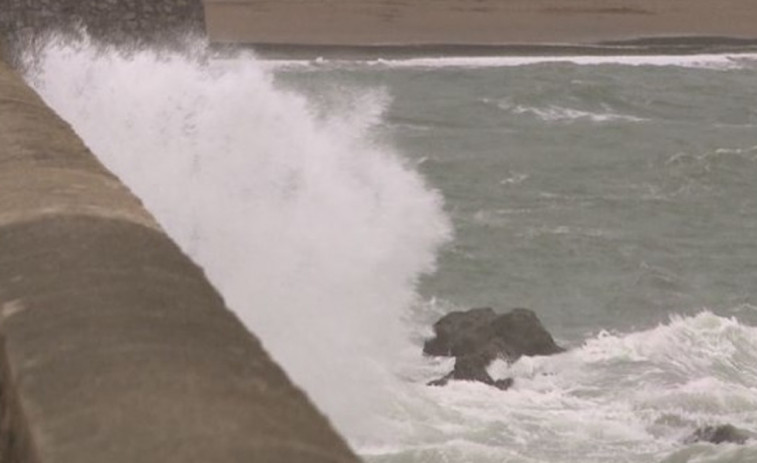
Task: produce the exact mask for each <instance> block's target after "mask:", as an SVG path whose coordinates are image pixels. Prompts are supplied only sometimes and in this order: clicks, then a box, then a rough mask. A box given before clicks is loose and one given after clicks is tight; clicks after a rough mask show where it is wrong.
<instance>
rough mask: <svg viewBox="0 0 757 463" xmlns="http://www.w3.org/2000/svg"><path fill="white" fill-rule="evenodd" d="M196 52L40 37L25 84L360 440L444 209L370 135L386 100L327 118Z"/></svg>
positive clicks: (263, 76)
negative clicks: (122, 49)
mask: <svg viewBox="0 0 757 463" xmlns="http://www.w3.org/2000/svg"><path fill="white" fill-rule="evenodd" d="M200 48H201V47H200ZM195 55H197V56H199V57H200V58H197V56H195V57H194V58H188V57H186V56H180V55H177V54H158V53H156V52H153V51H150V50H144V51H138V52H131V53H129V54H124V53H119V52H118V51H114V50H111V51H102V50H98V49H97V48H96V47H94V46H92V45H91V44H89V43H88V42H87V41H84V42H78V43H73V44H70V43H69V44H63V43H61V42H58V41H55V40H52V41H50V42H49V43H47V44H46V45H45V46H43V47H41V48H40V50H38V51H37V52H36V53H35V56H34V57H33V58H34V60H33V61H34V63H31V64H33V65H31V66H30V69H31V71H30V73H29V75H28V76H27V77H28V79H29V80H30V81H31V82H32V83H33V85H34V86H35V87H36V89H37V90H38V91H39V92H40V93H41V95H42V96H43V98H44V99H45V100H46V101H47V102H48V103H49V104H50V105H51V106H52V107H53V108H54V109H55V110H57V111H58V112H59V113H60V114H61V115H62V116H63V117H64V118H65V119H66V120H67V121H69V122H70V123H71V124H72V126H73V127H74V129H75V130H76V131H77V132H78V133H79V135H80V136H81V137H82V138H83V139H84V141H85V142H86V143H87V144H88V146H89V147H90V148H91V149H92V151H93V152H94V153H96V154H97V155H98V157H99V158H100V160H101V161H102V162H103V163H104V164H105V165H106V166H107V167H109V168H110V169H111V170H112V171H113V172H114V173H116V175H118V176H119V177H120V178H121V179H122V180H123V181H124V182H125V183H126V184H127V185H128V186H129V187H130V188H131V189H132V190H133V191H134V192H135V193H136V194H137V195H138V196H139V197H140V198H141V199H142V200H143V201H144V203H145V205H146V206H147V208H148V209H149V210H150V211H151V212H152V213H153V214H154V215H155V216H156V217H157V219H158V220H159V222H160V223H161V225H162V226H163V227H164V228H165V229H166V231H167V232H168V233H169V234H170V235H171V236H172V237H173V238H174V239H175V240H176V241H177V243H178V244H179V245H180V246H181V247H182V248H183V249H184V250H185V251H186V252H187V253H188V254H189V255H190V256H192V257H193V258H194V259H195V261H197V262H198V263H199V264H200V265H201V266H202V267H203V268H204V269H205V271H206V272H207V274H208V276H209V278H210V279H211V281H213V282H214V284H215V285H216V286H217V287H218V288H219V290H220V291H221V293H222V294H223V295H224V297H225V299H226V301H227V303H228V305H229V306H230V307H231V308H232V309H233V310H234V311H235V312H236V313H237V314H238V315H239V316H240V318H241V319H242V320H243V321H244V322H245V323H246V324H247V325H248V326H249V327H250V328H251V330H253V331H254V332H255V333H256V334H257V335H258V336H259V337H260V338H261V339H262V341H263V343H264V345H265V346H266V348H267V349H268V350H269V351H270V352H271V353H272V355H273V356H274V358H275V359H276V360H278V361H279V362H280V364H281V365H282V366H283V367H284V368H285V370H287V372H288V373H289V374H290V375H291V376H292V377H293V379H294V380H295V382H297V383H298V384H300V385H301V386H302V387H303V388H304V389H305V390H306V392H307V393H308V394H309V395H310V396H311V398H313V399H314V401H315V402H316V404H317V405H319V406H320V407H321V409H322V410H323V411H325V412H326V413H327V415H329V416H330V417H331V418H332V419H333V420H334V422H335V424H336V425H337V427H338V428H340V429H341V430H342V431H343V432H345V433H346V434H347V435H348V437H351V438H352V439H354V440H359V439H361V438H362V436H364V435H365V436H367V435H370V434H371V433H372V432H373V431H375V429H373V428H374V427H375V426H376V425H375V424H374V423H372V422H371V419H370V418H371V417H375V416H378V415H380V413H377V410H376V409H381V408H386V407H391V404H392V402H393V400H394V399H393V398H392V391H393V390H394V389H395V388H394V387H393V382H394V381H396V379H395V375H394V372H393V366H394V365H396V364H398V363H399V358H400V357H402V355H404V352H405V351H406V347H407V344H408V342H409V341H408V336H407V333H406V332H405V329H404V326H405V325H404V324H403V317H404V315H405V311H406V309H407V308H408V306H409V305H410V304H412V302H413V300H414V298H415V283H416V280H417V278H418V277H419V276H420V275H421V274H422V273H424V272H429V271H432V270H433V266H434V259H435V253H436V249H437V247H438V246H439V245H440V244H441V243H442V242H444V241H445V240H447V239H448V235H449V225H448V222H447V219H446V218H445V216H444V214H443V212H442V208H441V199H440V196H439V195H438V194H437V193H435V192H434V191H432V190H430V189H429V188H428V187H427V186H426V185H425V184H424V182H423V180H422V179H421V178H420V177H419V176H418V174H417V173H416V172H414V171H413V170H412V169H411V168H410V167H409V166H408V165H406V164H405V163H403V161H402V159H401V157H400V156H399V155H398V153H396V152H395V151H394V150H393V149H392V147H389V146H382V145H381V144H379V143H378V142H376V141H375V140H374V138H373V137H372V136H371V130H372V128H373V127H374V126H375V124H376V123H377V122H378V121H379V120H380V118H381V115H382V112H383V110H384V108H385V106H386V104H387V100H388V98H386V95H384V94H381V93H380V92H378V93H376V92H369V93H368V94H365V93H363V94H361V95H359V97H354V96H352V97H351V96H349V95H356V93H355V92H345V98H353V101H350V102H347V104H344V105H340V106H339V107H340V108H342V112H340V113H336V114H329V115H328V116H326V117H323V116H319V115H318V114H319V111H318V108H316V107H314V106H313V103H312V102H311V101H308V100H307V99H306V98H305V97H303V96H301V95H298V94H297V93H294V92H292V91H287V90H286V89H282V88H279V87H278V86H277V84H276V82H275V75H274V74H272V73H271V72H270V71H267V70H266V69H265V67H264V66H263V65H262V64H261V63H260V62H259V61H257V60H256V59H255V58H254V57H253V56H251V55H240V56H235V57H233V58H231V59H224V60H216V59H212V58H211V57H209V56H208V54H207V53H203V52H202V50H200V51H199V52H197V53H195ZM27 58H28V60H31V58H32V57H31V56H27Z"/></svg>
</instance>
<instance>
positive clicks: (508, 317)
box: [423, 307, 565, 389]
mask: <svg viewBox="0 0 757 463" xmlns="http://www.w3.org/2000/svg"><path fill="white" fill-rule="evenodd" d="M434 334H435V337H434V338H433V339H429V340H428V341H426V343H425V344H424V345H423V353H424V354H426V355H432V356H445V357H455V367H454V369H453V370H452V372H451V373H450V374H448V375H446V376H444V377H443V378H440V379H438V380H435V381H432V382H430V383H429V385H433V386H441V385H444V384H446V383H447V382H448V381H449V380H452V379H457V380H466V381H479V382H482V383H485V384H489V385H492V386H495V387H498V388H500V389H507V388H508V387H510V386H511V385H512V379H510V378H508V379H505V380H499V381H495V380H494V379H493V378H492V377H491V376H490V375H489V373H488V372H487V371H486V369H487V367H488V366H489V364H490V363H491V362H492V361H493V360H495V359H497V358H501V359H504V360H507V361H508V362H514V361H515V360H517V359H518V358H520V357H521V356H523V355H527V356H532V355H552V354H556V353H559V352H563V351H564V350H565V349H563V348H562V347H560V346H558V345H557V344H556V343H555V341H554V339H553V338H552V335H550V334H549V332H548V331H547V330H546V329H545V328H544V326H543V325H542V324H541V322H540V321H539V319H538V318H537V317H536V314H535V313H534V312H533V311H531V310H528V309H513V310H512V311H510V312H508V313H505V314H498V313H496V312H495V311H494V309H492V308H490V307H485V308H477V309H471V310H467V311H457V312H451V313H449V314H447V315H445V316H444V317H442V318H441V319H440V320H439V321H437V322H436V323H435V324H434Z"/></svg>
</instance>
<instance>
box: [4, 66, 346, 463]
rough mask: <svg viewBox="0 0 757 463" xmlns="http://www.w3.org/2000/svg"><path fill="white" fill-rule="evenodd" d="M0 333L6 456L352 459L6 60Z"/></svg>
mask: <svg viewBox="0 0 757 463" xmlns="http://www.w3.org/2000/svg"><path fill="white" fill-rule="evenodd" d="M0 342H1V344H0V375H1V377H0V415H1V419H0V461H2V462H3V463H12V462H25V463H31V462H40V463H52V462H56V463H64V462H65V463H68V462H71V463H88V462H92V463H103V462H108V463H121V462H123V463H126V462H129V463H134V462H140V463H152V462H154V463H171V462H177V463H178V462H181V463H191V462H203V463H207V462H219V463H225V462H246V463H249V462H272V463H273V462H280V463H298V462H308V463H318V462H356V461H357V458H356V457H355V456H354V454H353V453H352V451H351V450H350V449H349V448H348V447H347V445H346V444H345V443H344V441H343V440H342V439H341V438H340V437H339V436H338V435H337V434H336V433H335V432H334V430H333V429H332V428H331V426H330V424H329V423H328V422H327V420H326V419H325V418H324V417H323V416H322V415H321V414H320V413H319V412H318V411H316V410H315V408H314V407H313V406H312V405H311V403H310V402H309V400H308V399H307V398H306V396H305V395H304V394H303V393H302V392H301V391H300V390H299V389H297V388H296V387H295V386H294V385H292V383H291V382H290V381H289V379H288V378H287V377H286V375H285V374H284V373H283V371H282V370H281V369H280V368H279V367H278V366H277V365H276V364H275V363H274V362H273V361H272V360H271V359H270V358H269V357H268V355H267V354H266V353H265V351H264V350H263V348H262V347H261V345H260V343H259V342H258V341H257V340H256V338H255V337H254V336H253V335H251V334H250V333H249V332H248V331H247V330H246V329H245V327H244V326H243V325H242V324H241V323H240V322H239V321H238V319H237V318H236V317H235V316H234V315H233V314H232V313H231V312H229V311H228V310H227V309H226V307H225V305H224V302H223V300H222V299H221V297H220V296H219V294H218V293H217V292H216V291H215V290H214V288H213V287H212V286H211V285H210V284H209V283H208V281H207V279H206V278H205V276H204V274H203V272H202V271H201V269H199V268H198V267H197V266H196V265H195V264H193V263H192V262H191V261H190V260H189V259H188V258H187V257H186V256H185V255H183V254H182V252H181V251H180V250H179V249H178V248H177V246H176V245H175V244H174V243H173V242H172V241H171V240H170V239H169V238H168V237H167V236H166V235H165V233H163V231H162V230H161V229H160V227H159V226H158V225H157V224H156V223H155V221H154V219H153V218H152V217H151V216H150V214H149V213H148V212H146V211H145V209H144V208H143V207H142V205H141V204H140V202H139V200H138V199H136V198H135V197H134V196H133V195H132V194H131V193H130V192H129V191H128V189H127V188H126V187H125V186H124V185H122V184H121V183H120V182H119V181H118V179H117V178H115V177H114V176H113V175H112V174H110V173H109V172H108V171H107V170H106V169H105V168H104V167H102V166H101V165H100V163H99V162H98V161H97V160H96V159H95V157H94V156H93V155H92V154H91V153H90V152H89V150H88V149H87V148H86V147H85V146H84V144H83V143H82V142H81V140H79V138H78V137H77V136H76V135H75V134H74V133H73V131H72V130H71V128H70V127H69V126H68V124H67V123H66V122H65V121H63V120H61V119H60V118H59V117H58V116H56V115H55V114H54V113H53V112H52V111H51V110H50V109H49V108H47V107H46V105H45V104H44V103H43V102H42V100H41V99H40V98H39V97H38V96H37V95H36V94H35V93H34V92H33V91H32V90H31V89H30V88H29V87H28V86H27V85H26V84H25V83H24V82H23V81H22V80H21V79H20V78H19V77H18V76H17V75H16V74H15V73H14V72H13V71H12V70H11V69H9V68H8V67H7V66H6V65H5V64H3V63H2V62H0Z"/></svg>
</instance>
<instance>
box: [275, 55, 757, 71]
mask: <svg viewBox="0 0 757 463" xmlns="http://www.w3.org/2000/svg"><path fill="white" fill-rule="evenodd" d="M268 63H269V65H271V66H274V67H276V66H281V67H305V68H307V67H310V68H317V67H328V66H332V67H339V66H350V67H351V66H370V67H377V68H382V67H384V68H447V67H458V68H496V67H519V66H533V65H539V64H555V63H567V64H576V65H581V66H596V65H613V64H614V65H622V66H676V67H685V68H706V69H720V70H730V69H741V68H749V67H754V66H755V63H757V53H727V54H717V53H709V54H692V55H622V54H619V55H574V56H442V57H416V58H380V59H375V60H360V59H355V60H340V59H320V60H318V61H311V60H270V61H269V62H268Z"/></svg>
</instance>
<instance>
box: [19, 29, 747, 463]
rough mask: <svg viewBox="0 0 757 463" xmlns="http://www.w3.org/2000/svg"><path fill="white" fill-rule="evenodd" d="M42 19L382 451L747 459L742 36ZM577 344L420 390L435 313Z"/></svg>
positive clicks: (80, 127)
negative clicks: (273, 36)
mask: <svg viewBox="0 0 757 463" xmlns="http://www.w3.org/2000/svg"><path fill="white" fill-rule="evenodd" d="M193 50H194V51H193V52H191V53H187V54H181V55H180V54H172V53H167V52H161V53H158V52H155V51H151V50H141V51H134V50H131V51H129V52H128V53H126V52H123V51H118V50H112V49H102V48H98V47H95V46H94V45H93V44H91V43H89V42H87V41H82V42H73V43H72V42H66V43H63V42H58V41H56V40H52V41H50V42H49V43H47V44H46V45H43V46H40V47H39V48H37V49H35V50H34V52H31V51H30V52H28V53H27V55H26V62H27V64H28V72H27V79H28V81H29V82H30V83H31V84H32V85H33V86H34V87H35V88H36V89H37V90H38V91H39V92H40V93H41V94H42V96H43V97H44V98H45V100H46V101H47V102H48V103H49V104H50V105H51V106H52V107H53V108H55V109H56V110H57V111H59V113H60V114H61V115H62V116H63V117H64V118H65V119H66V120H68V121H69V122H70V123H71V124H72V126H73V127H74V129H75V130H76V131H77V132H78V133H79V134H80V135H81V136H82V138H83V139H84V140H85V142H86V143H87V144H88V145H89V146H90V147H91V148H92V150H93V151H94V152H95V153H96V154H97V155H98V157H100V159H101V160H102V162H103V163H105V164H106V165H107V166H108V167H109V168H110V169H111V170H113V171H114V172H115V173H116V174H117V175H118V176H119V177H121V179H122V180H123V181H124V182H125V183H126V184H127V185H129V186H130V188H132V190H133V191H134V192H135V193H136V194H137V195H138V196H139V197H140V198H142V200H143V201H144V203H145V205H146V206H147V207H148V209H149V210H150V211H152V212H153V213H154V214H155V215H156V217H157V218H158V220H159V221H160V223H161V224H162V226H163V227H164V228H165V229H166V230H167V232H168V233H169V234H170V235H171V236H172V237H173V238H174V239H175V240H176V241H177V242H178V243H179V244H180V246H181V247H182V248H183V249H184V250H185V251H186V252H187V253H188V254H189V255H190V256H191V257H192V258H193V259H195V261H197V262H198V263H199V264H200V265H202V266H203V268H204V269H205V270H206V272H207V274H208V276H209V278H210V279H211V280H212V281H213V282H214V284H216V286H217V287H218V288H219V290H220V291H221V292H222V294H223V295H224V297H225V299H226V301H227V303H228V305H229V306H230V307H231V309H232V310H234V311H235V312H236V313H237V314H238V315H239V316H240V318H241V319H242V320H243V321H244V322H245V323H246V324H247V325H248V326H249V327H250V329H251V330H252V331H254V332H255V333H256V334H257V335H258V336H259V337H260V338H261V340H262V341H263V343H264V345H265V346H266V348H267V349H268V350H269V351H270V352H271V354H272V355H273V357H274V358H276V359H277V361H279V362H280V364H281V365H282V366H283V367H284V368H285V369H286V371H287V372H288V373H289V375H290V376H291V377H292V378H293V379H294V380H295V381H296V382H297V383H298V384H300V385H301V386H302V388H303V389H304V390H305V391H306V392H307V393H308V394H309V395H310V397H311V398H312V399H313V400H314V402H315V403H316V404H317V406H318V407H319V408H320V409H321V410H322V411H323V412H324V413H325V414H326V415H327V416H328V417H329V418H330V419H331V420H332V422H333V423H334V425H335V426H336V427H337V429H339V430H340V432H341V433H342V434H343V435H345V437H346V438H347V439H348V440H349V441H350V443H351V444H352V446H353V447H354V448H355V449H356V450H357V452H358V453H360V454H361V455H362V456H363V458H364V459H365V461H366V462H371V463H410V462H413V463H415V462H418V463H426V462H428V463H432V462H433V463H443V462H450V463H467V462H470V463H485V462H523V463H526V462H528V463H536V462H545V463H546V462H550V463H551V462H666V463H674V462H754V461H757V442H755V441H750V442H749V443H747V444H746V445H744V446H736V445H730V444H728V445H719V446H715V445H709V444H693V445H690V444H684V443H683V440H684V439H685V437H686V436H687V435H689V434H690V433H691V432H692V431H693V430H694V429H695V428H696V427H697V426H701V425H708V424H721V423H731V424H733V425H736V426H738V427H741V428H744V429H747V430H751V431H757V55H748V54H741V55H739V54H732V55H690V56H635V57H631V56H601V57H597V56H585V57H582V56H574V57H567V56H565V57H544V56H541V57H492V56H489V57H454V56H447V57H413V58H398V57H394V58H392V57H388V58H385V59H375V58H370V59H368V58H365V59H360V58H353V59H350V60H339V59H335V58H331V59H314V60H294V59H289V60H282V59H278V60H277V59H271V58H261V57H258V56H256V55H255V54H254V53H240V54H236V55H233V56H230V55H224V56H219V55H214V54H213V53H211V52H209V51H208V50H207V49H206V48H205V47H204V46H203V45H202V44H197V45H196V46H195V47H194V49H193ZM475 306H493V307H495V308H498V309H501V310H506V309H509V308H513V307H529V308H531V309H533V310H535V311H536V313H537V314H538V316H539V317H540V318H541V320H542V321H543V322H544V324H545V325H546V327H547V328H548V329H549V330H550V332H551V333H552V334H553V335H554V337H555V338H556V339H557V340H558V342H559V343H560V344H562V345H564V346H566V347H568V348H569V350H568V351H567V352H566V353H564V354H561V355H557V356H553V357H536V358H522V359H521V360H519V361H518V362H516V363H514V364H511V365H509V364H506V363H505V362H496V363H495V364H494V365H492V367H491V368H490V370H491V373H492V374H493V376H495V377H504V376H512V377H514V378H515V385H514V387H513V388H512V389H511V390H508V391H505V392H503V391H499V390H496V389H494V388H490V387H488V386H485V385H482V384H475V383H466V382H456V383H453V384H451V385H449V386H447V387H443V388H436V387H428V386H425V383H426V382H427V381H429V380H431V379H434V378H437V377H439V376H442V375H443V374H444V373H446V372H447V371H449V369H450V368H451V361H449V360H444V359H441V360H440V359H431V358H424V357H423V356H422V355H421V352H420V349H421V345H422V342H423V339H424V338H425V337H427V336H429V334H430V332H431V330H430V325H431V323H433V321H435V320H436V319H437V318H438V317H439V316H441V315H442V314H444V313H446V312H448V311H450V310H456V309H464V308H469V307H475Z"/></svg>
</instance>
